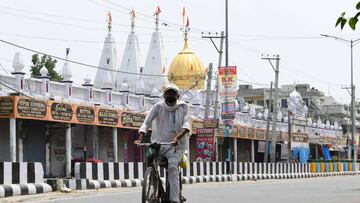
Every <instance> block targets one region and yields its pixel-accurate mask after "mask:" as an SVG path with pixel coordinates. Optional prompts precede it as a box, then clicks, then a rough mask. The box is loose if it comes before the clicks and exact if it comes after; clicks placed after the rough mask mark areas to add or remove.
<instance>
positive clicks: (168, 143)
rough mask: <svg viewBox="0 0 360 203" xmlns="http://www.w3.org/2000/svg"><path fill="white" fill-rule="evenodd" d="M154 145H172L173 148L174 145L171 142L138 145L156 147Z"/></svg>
mask: <svg viewBox="0 0 360 203" xmlns="http://www.w3.org/2000/svg"><path fill="white" fill-rule="evenodd" d="M154 144H157V145H171V146H172V144H171V143H170V142H154V143H139V144H138V145H139V146H150V145H154Z"/></svg>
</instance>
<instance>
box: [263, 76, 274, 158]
mask: <svg viewBox="0 0 360 203" xmlns="http://www.w3.org/2000/svg"><path fill="white" fill-rule="evenodd" d="M272 91H273V82H271V83H270V99H269V106H268V111H269V113H268V116H267V118H266V135H265V151H264V163H267V162H268V156H269V130H270V119H271V107H272Z"/></svg>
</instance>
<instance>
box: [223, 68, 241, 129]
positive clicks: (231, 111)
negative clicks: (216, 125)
mask: <svg viewBox="0 0 360 203" xmlns="http://www.w3.org/2000/svg"><path fill="white" fill-rule="evenodd" d="M236 94H237V75H236V66H229V67H219V97H220V102H221V118H222V120H223V121H224V123H225V124H226V125H232V123H233V122H231V121H232V120H234V119H235V112H236Z"/></svg>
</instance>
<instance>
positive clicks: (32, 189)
mask: <svg viewBox="0 0 360 203" xmlns="http://www.w3.org/2000/svg"><path fill="white" fill-rule="evenodd" d="M52 191H53V190H52V188H51V186H50V185H48V184H46V183H26V184H10V185H0V198H1V197H11V196H19V195H34V194H40V193H47V192H52Z"/></svg>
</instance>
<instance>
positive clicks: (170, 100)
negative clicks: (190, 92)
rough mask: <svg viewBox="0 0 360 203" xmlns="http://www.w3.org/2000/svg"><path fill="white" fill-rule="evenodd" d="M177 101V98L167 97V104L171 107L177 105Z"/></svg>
mask: <svg viewBox="0 0 360 203" xmlns="http://www.w3.org/2000/svg"><path fill="white" fill-rule="evenodd" d="M176 100H177V99H176V97H173V96H166V97H165V102H166V103H167V104H168V105H170V106H172V105H174V104H175V103H176Z"/></svg>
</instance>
